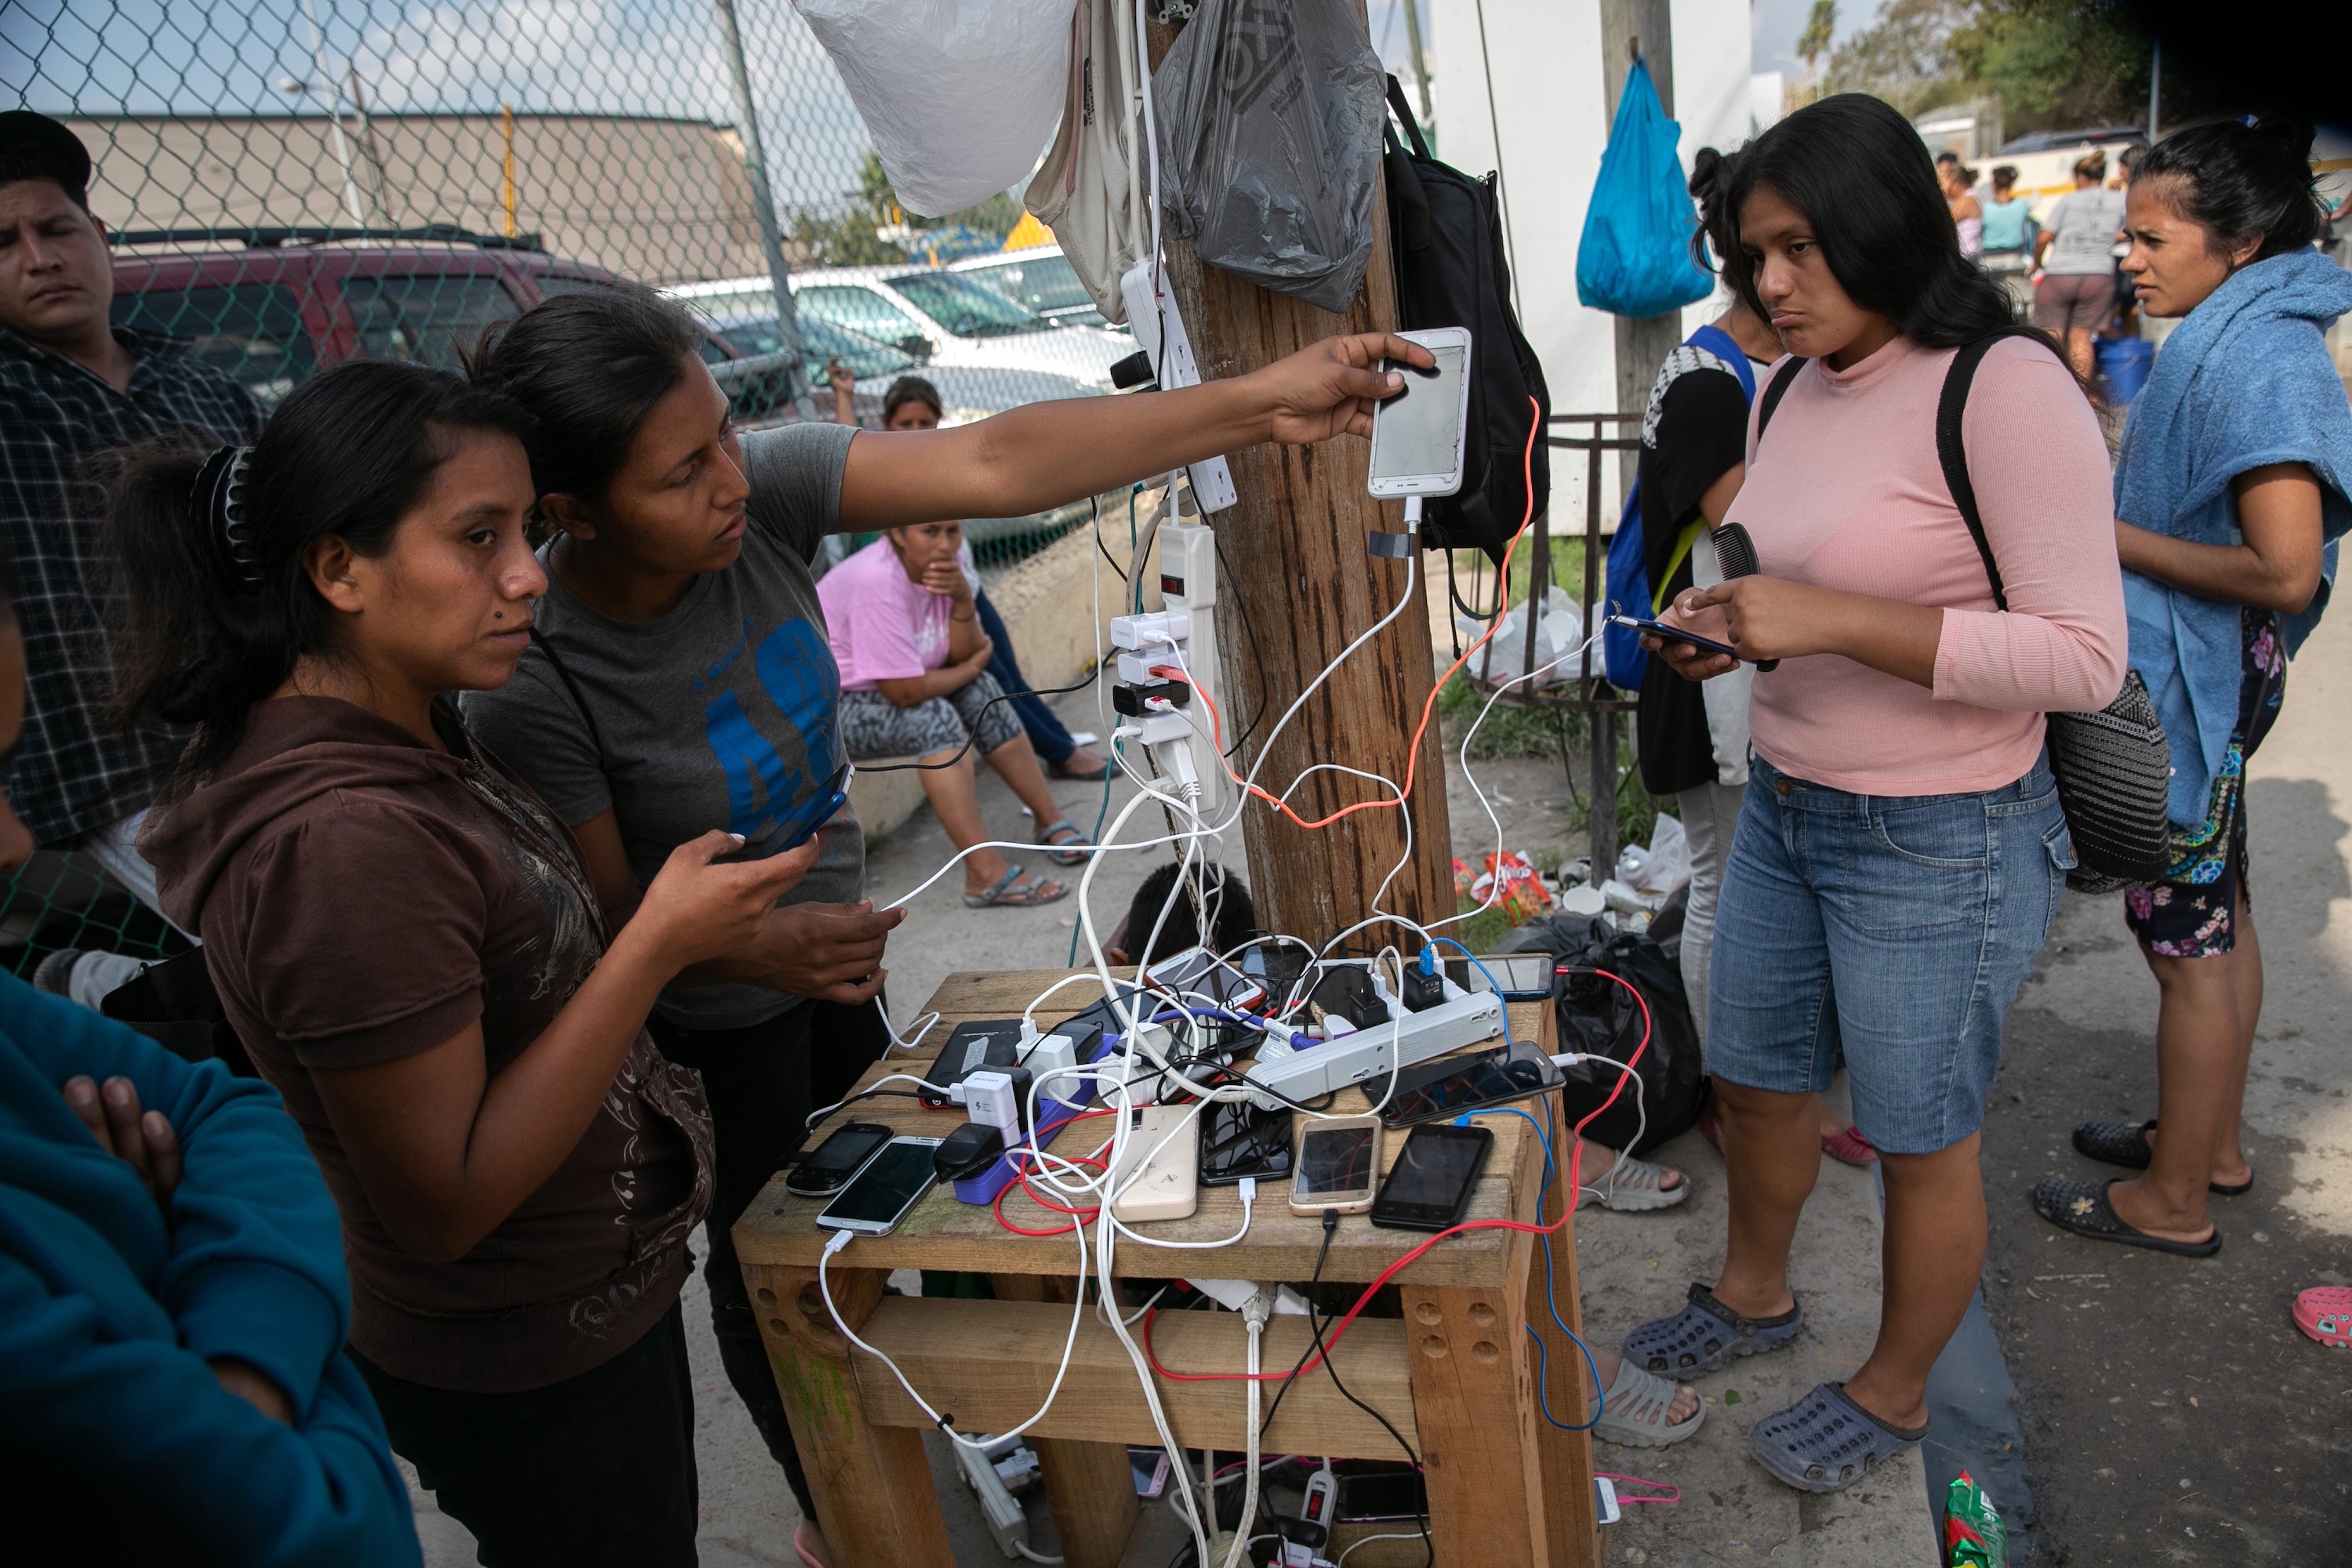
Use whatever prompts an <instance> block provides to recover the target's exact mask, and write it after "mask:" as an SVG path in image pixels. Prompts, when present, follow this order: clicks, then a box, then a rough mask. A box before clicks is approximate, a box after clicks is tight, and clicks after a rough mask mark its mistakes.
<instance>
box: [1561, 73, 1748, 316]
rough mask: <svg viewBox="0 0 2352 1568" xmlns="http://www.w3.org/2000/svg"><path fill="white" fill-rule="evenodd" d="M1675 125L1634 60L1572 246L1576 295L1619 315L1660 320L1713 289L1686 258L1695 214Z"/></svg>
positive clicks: (1702, 271)
mask: <svg viewBox="0 0 2352 1568" xmlns="http://www.w3.org/2000/svg"><path fill="white" fill-rule="evenodd" d="M1681 141H1682V127H1681V126H1679V125H1677V124H1675V122H1674V121H1671V120H1669V119H1667V118H1666V112H1665V110H1664V109H1663V108H1661V107H1660V106H1659V103H1658V91H1657V89H1655V88H1654V87H1653V86H1651V85H1650V68H1649V67H1648V66H1646V65H1644V64H1643V63H1642V62H1641V61H1640V60H1639V59H1636V60H1635V61H1634V62H1633V67H1632V68H1630V69H1629V70H1628V71H1627V72H1626V75H1625V91H1624V93H1623V95H1622V97H1620V98H1619V99H1618V100H1617V122H1616V124H1614V125H1612V126H1611V127H1610V129H1609V145H1608V146H1607V147H1606V148H1605V149H1603V150H1602V152H1601V178H1600V179H1599V180H1597V181H1595V182H1594V183H1593V186H1592V205H1591V206H1590V207H1588V208H1586V209H1585V214H1584V237H1583V238H1582V239H1581V240H1580V242H1579V243H1578V245H1577V247H1576V297H1577V298H1578V299H1579V300H1582V301H1583V302H1584V303H1585V304H1587V305H1590V306H1591V307H1592V308H1593V309H1594V310H1607V311H1609V312H1610V313H1611V314H1612V315H1619V316H1634V317H1643V316H1663V315H1664V314H1665V313H1666V312H1667V311H1669V310H1679V309H1681V308H1682V307H1683V306H1685V305H1687V304H1689V303H1691V301H1693V300H1704V299H1706V297H1707V296H1708V295H1709V294H1711V293H1713V292H1715V275H1714V274H1713V273H1711V272H1709V271H1707V270H1706V268H1703V267H1701V266H1700V265H1699V264H1698V263H1697V262H1696V260H1695V259H1693V258H1692V256H1691V251H1690V240H1691V234H1692V232H1693V231H1694V230H1696V228H1697V227H1698V214H1697V212H1696V210H1694V209H1693V208H1692V206H1691V199H1690V190H1689V186H1688V184H1687V183H1686V182H1685V177H1684V174H1683V164H1682V158H1681V155H1680V154H1679V153H1677V152H1676V151H1675V148H1676V146H1677V145H1678V144H1679V143H1680V142H1681Z"/></svg>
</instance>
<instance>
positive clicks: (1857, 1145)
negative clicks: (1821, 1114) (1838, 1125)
mask: <svg viewBox="0 0 2352 1568" xmlns="http://www.w3.org/2000/svg"><path fill="white" fill-rule="evenodd" d="M1822 1153H1824V1154H1827V1155H1828V1156H1829V1157H1830V1158H1831V1159H1832V1160H1835V1161H1836V1162H1837V1163H1839V1164H1841V1165H1874V1164H1876V1163H1878V1146H1877V1145H1876V1144H1874V1143H1873V1142H1871V1141H1870V1140H1869V1139H1867V1138H1864V1136H1863V1135H1862V1130H1861V1129H1860V1128H1856V1127H1849V1128H1847V1129H1846V1130H1845V1131H1843V1132H1832V1133H1830V1134H1828V1135H1827V1136H1825V1137H1823V1138H1822Z"/></svg>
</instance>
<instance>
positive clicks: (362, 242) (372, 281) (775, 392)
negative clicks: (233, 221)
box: [113, 225, 797, 426]
mask: <svg viewBox="0 0 2352 1568" xmlns="http://www.w3.org/2000/svg"><path fill="white" fill-rule="evenodd" d="M114 239H115V245H116V250H115V258H114V306H113V318H114V321H116V322H117V323H118V324H120V325H126V326H134V327H143V328H147V329H149V330H151V331H160V332H164V333H168V334H170V335H171V336H173V337H177V338H184V339H187V340H189V341H190V342H192V343H193V344H194V348H195V352H196V353H197V355H198V356H199V357H200V358H202V359H204V360H205V361H206V362H207V363H210V364H212V365H214V366H215V367H216V368H217V369H220V370H222V371H224V372H226V373H227V374H229V375H231V376H234V377H235V378H236V380H237V381H239V382H241V383H243V384H244V385H245V387H246V389H247V391H249V392H251V393H252V394H253V395H254V398H255V400H256V401H257V402H258V403H259V404H260V405H262V406H263V407H264V408H265V409H267V408H272V407H275V406H276V405H277V404H278V400H279V399H280V398H282V397H284V396H285V395H287V393H289V392H290V391H292V390H293V388H294V386H295V384H297V383H299V382H300V381H301V380H302V379H303V378H304V377H306V376H308V375H310V374H311V372H313V371H314V370H317V369H319V368H320V367H321V366H324V365H332V364H336V363H341V361H344V360H347V359H396V360H409V361H415V362H417V363H425V364H434V365H441V366H445V367H448V368H453V369H454V368H455V367H456V365H457V354H458V351H459V349H460V348H461V347H464V346H468V345H470V344H472V343H473V342H476V341H477V340H478V339H479V338H480V337H481V335H482V333H483V332H484V331H486V330H488V328H489V327H490V326H491V325H492V324H493V323H495V322H498V321H508V320H511V319H512V318H513V317H515V316H518V315H520V314H521V313H522V312H523V311H525V310H529V309H530V307H531V306H533V305H536V304H538V303H539V302H540V300H542V299H544V298H546V297H548V296H550V295H553V294H561V293H566V292H573V291H577V290H581V289H611V288H625V287H629V286H630V285H629V281H628V279H625V278H623V277H621V276H620V275H619V274H618V273H614V272H608V271H606V270H604V268H599V267H593V266H591V265H589V264H588V263H586V262H583V261H574V260H572V259H569V258H564V257H557V256H549V255H547V254H545V253H544V252H542V251H541V250H540V248H539V244H538V241H537V240H536V239H535V238H532V237H527V236H525V237H509V236H503V235H478V234H470V233H467V231H465V230H463V229H459V228H456V227H453V226H447V225H432V226H426V227H423V228H415V229H387V230H374V231H369V230H356V231H355V230H349V229H340V230H330V229H299V228H257V229H250V230H245V231H241V232H225V231H219V230H211V229H197V230H184V231H183V230H152V229H149V230H133V231H131V232H130V233H127V234H121V235H117V236H115V237H114ZM702 357H703V358H704V360H705V361H707V362H708V363H710V364H711V366H712V370H713V374H716V375H717V376H718V377H719V383H720V384H721V385H722V386H723V387H724V388H725V389H726V390H727V393H728V395H729V397H730V400H732V402H733V404H734V405H735V410H736V416H737V417H738V418H739V419H740V420H742V421H743V422H744V423H745V424H747V425H752V426H757V425H763V424H775V423H781V422H782V421H785V420H789V419H793V418H795V417H797V411H796V410H795V409H794V408H793V405H792V404H791V403H790V402H788V401H786V400H785V398H784V396H783V393H784V390H785V387H786V384H787V378H786V377H785V376H784V375H783V374H782V372H783V370H784V368H785V366H786V364H787V363H788V362H786V361H784V360H783V359H782V356H780V355H768V356H761V355H760V354H759V353H756V352H755V351H751V350H747V349H746V348H744V347H742V346H741V345H739V344H737V343H734V342H730V341H729V340H728V339H726V338H725V337H723V336H721V335H719V334H718V333H712V334H711V335H710V336H709V338H708V339H707V340H706V341H705V342H704V344H703V353H702Z"/></svg>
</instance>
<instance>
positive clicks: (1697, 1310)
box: [1625, 1284, 1805, 1377]
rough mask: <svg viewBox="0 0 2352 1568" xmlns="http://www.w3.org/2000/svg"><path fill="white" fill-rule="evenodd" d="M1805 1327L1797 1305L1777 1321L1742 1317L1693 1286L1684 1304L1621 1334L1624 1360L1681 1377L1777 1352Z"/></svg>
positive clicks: (1710, 1293)
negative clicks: (1761, 1353) (1741, 1358)
mask: <svg viewBox="0 0 2352 1568" xmlns="http://www.w3.org/2000/svg"><path fill="white" fill-rule="evenodd" d="M1804 1325H1805V1308H1804V1303H1803V1302H1799V1303H1798V1304H1797V1305H1795V1306H1793V1307H1791V1308H1790V1309H1789V1310H1787V1311H1785V1312H1783V1313H1781V1314H1780V1316H1779V1317H1777V1318H1743V1317H1741V1316H1740V1315H1739V1314H1738V1313H1737V1312H1735V1311H1733V1310H1731V1309H1730V1308H1728V1307H1727V1306H1725V1305H1724V1304H1723V1303H1722V1302H1720V1301H1718V1300H1716V1299H1715V1292H1714V1291H1712V1290H1710V1289H1707V1288H1706V1286H1704V1285H1696V1284H1695V1285H1693V1286H1692V1287H1691V1288H1690V1305H1689V1306H1687V1307H1685V1308H1684V1309H1683V1310H1681V1311H1679V1312H1676V1313H1675V1315H1674V1316H1673V1317H1671V1318H1657V1319H1654V1320H1652V1321H1649V1322H1646V1323H1643V1325H1642V1326H1641V1327H1640V1328H1638V1329H1635V1330H1634V1331H1633V1332H1632V1333H1630V1334H1627V1335H1626V1336H1625V1359H1626V1360H1628V1361H1630V1362H1632V1363H1633V1364H1634V1365H1636V1366H1639V1367H1641V1368H1643V1370H1644V1371H1648V1372H1654V1373H1675V1375H1677V1376H1682V1377H1688V1376H1690V1375H1692V1374H1694V1373H1702V1372H1720V1371H1722V1370H1723V1369H1724V1368H1725V1367H1726V1366H1728V1365H1729V1364H1731V1358H1732V1357H1734V1356H1741V1355H1754V1354H1756V1353H1757V1352H1759V1351H1770V1350H1778V1349H1780V1347H1781V1346H1782V1345H1785V1344H1787V1343H1788V1342H1790V1340H1792V1339H1795V1338H1796V1337H1797V1331H1798V1330H1799V1329H1801V1328H1802V1327H1804Z"/></svg>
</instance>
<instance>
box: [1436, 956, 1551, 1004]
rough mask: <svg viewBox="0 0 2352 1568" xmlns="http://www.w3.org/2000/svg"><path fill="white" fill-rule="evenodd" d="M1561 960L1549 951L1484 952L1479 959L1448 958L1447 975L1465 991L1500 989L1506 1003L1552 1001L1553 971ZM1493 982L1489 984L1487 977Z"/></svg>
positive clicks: (1498, 990)
mask: <svg viewBox="0 0 2352 1568" xmlns="http://www.w3.org/2000/svg"><path fill="white" fill-rule="evenodd" d="M1558 965H1559V958H1558V957H1557V956H1556V955H1555V954H1552V953H1549V952H1482V953H1480V954H1479V955H1478V962H1477V963H1471V962H1470V960H1468V959H1466V958H1449V959H1447V960H1445V977H1446V978H1447V979H1448V980H1451V981H1453V982H1454V984H1456V985H1459V986H1460V987H1462V989H1463V990H1465V991H1469V992H1473V993H1475V992H1479V991H1495V992H1499V993H1500V994H1501V995H1502V998H1503V1000H1504V1001H1506V1002H1549V1001H1550V1000H1551V980H1552V971H1553V969H1554V968H1556V967H1557V966H1558ZM1489 975H1492V976H1493V977H1494V984H1491V985H1490V984H1487V977H1488V976H1489Z"/></svg>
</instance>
